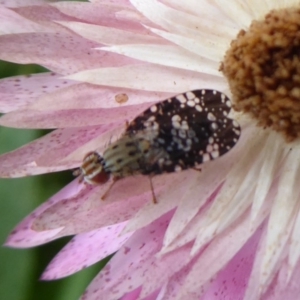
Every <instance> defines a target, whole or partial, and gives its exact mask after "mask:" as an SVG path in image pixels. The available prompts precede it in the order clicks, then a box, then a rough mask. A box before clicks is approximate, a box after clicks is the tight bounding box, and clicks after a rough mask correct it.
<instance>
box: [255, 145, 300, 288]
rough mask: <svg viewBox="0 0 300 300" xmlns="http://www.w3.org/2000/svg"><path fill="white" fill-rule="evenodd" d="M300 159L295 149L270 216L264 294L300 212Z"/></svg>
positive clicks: (264, 262)
mask: <svg viewBox="0 0 300 300" xmlns="http://www.w3.org/2000/svg"><path fill="white" fill-rule="evenodd" d="M299 156H300V148H299V147H294V148H292V150H291V151H290V153H289V155H288V156H287V159H286V162H285V165H284V166H283V170H282V174H281V176H280V178H279V184H278V192H277V195H276V198H275V200H274V204H273V206H272V210H271V214H270V219H269V223H268V232H267V241H266V247H265V254H264V257H263V260H262V265H261V271H260V277H261V280H260V283H261V289H262V292H263V291H264V290H265V288H266V286H267V285H268V284H269V283H270V281H271V280H272V278H273V277H272V276H274V269H275V267H276V265H277V262H278V260H279V258H280V255H281V253H282V251H283V249H284V246H285V244H286V242H287V240H288V238H289V236H290V234H291V231H292V229H293V225H294V221H295V218H296V216H297V215H298V213H299V208H298V197H299V188H298V187H299V182H300V169H299V164H298V163H295V162H297V160H298V159H299Z"/></svg>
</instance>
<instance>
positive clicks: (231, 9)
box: [214, 0, 252, 29]
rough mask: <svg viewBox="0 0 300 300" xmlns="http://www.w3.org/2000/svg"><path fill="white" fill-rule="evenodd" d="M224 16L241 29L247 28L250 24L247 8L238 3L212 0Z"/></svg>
mask: <svg viewBox="0 0 300 300" xmlns="http://www.w3.org/2000/svg"><path fill="white" fill-rule="evenodd" d="M214 2H215V3H216V4H218V6H219V8H220V9H222V10H223V12H224V14H225V15H227V16H228V17H229V18H231V19H232V20H233V21H235V23H236V24H238V25H239V27H241V28H244V29H246V28H248V27H249V25H250V24H251V22H252V17H251V14H250V13H249V11H248V9H247V7H246V6H245V5H244V4H243V3H242V2H240V1H230V3H229V2H228V0H214Z"/></svg>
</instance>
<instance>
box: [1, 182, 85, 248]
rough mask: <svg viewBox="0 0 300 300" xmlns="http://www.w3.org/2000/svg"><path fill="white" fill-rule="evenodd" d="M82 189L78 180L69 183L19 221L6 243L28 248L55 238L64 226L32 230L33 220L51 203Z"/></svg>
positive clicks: (11, 245)
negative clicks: (39, 230)
mask: <svg viewBox="0 0 300 300" xmlns="http://www.w3.org/2000/svg"><path fill="white" fill-rule="evenodd" d="M82 189H83V186H82V185H78V182H77V180H74V181H73V182H72V183H70V184H68V185H67V186H66V187H64V188H63V189H62V190H60V191H59V192H58V193H57V194H55V195H54V196H52V197H51V198H50V199H49V200H48V201H47V202H45V203H44V204H42V205H41V206H40V207H38V208H37V209H35V210H34V211H33V212H32V213H31V214H30V215H29V216H27V217H26V218H25V219H24V220H23V221H22V222H21V223H19V225H17V227H16V228H15V229H14V230H13V231H12V232H11V234H10V236H9V237H8V238H7V241H6V244H5V245H6V246H10V247H16V248H27V247H33V246H37V245H41V244H45V243H47V242H49V241H51V240H54V239H55V238H56V237H57V234H58V233H59V232H60V231H61V229H62V228H56V229H54V230H48V231H43V232H38V231H34V230H32V224H33V221H34V220H35V219H36V217H37V216H38V215H39V214H41V213H42V212H43V211H44V210H46V209H47V208H48V207H50V206H51V205H54V204H55V203H57V202H59V201H61V200H62V199H65V198H68V197H72V196H74V195H75V194H78V193H79V192H80V190H82Z"/></svg>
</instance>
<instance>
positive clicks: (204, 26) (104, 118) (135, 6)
mask: <svg viewBox="0 0 300 300" xmlns="http://www.w3.org/2000/svg"><path fill="white" fill-rule="evenodd" d="M15 3H16V4H15V5H16V7H14V8H11V9H9V8H8V7H2V9H3V11H5V12H6V18H4V19H2V20H1V22H2V23H4V24H5V26H3V30H4V33H9V34H7V35H2V36H1V37H0V39H1V43H0V58H1V59H4V60H9V61H14V62H17V63H29V62H30V63H38V64H42V65H43V66H45V67H47V68H48V69H49V70H51V71H52V72H50V73H45V74H42V75H32V76H31V77H29V78H28V77H18V78H13V79H5V80H3V81H2V83H1V85H2V87H3V88H5V91H7V93H8V94H9V100H10V101H8V97H7V98H5V97H4V98H3V99H2V100H1V101H2V104H1V106H2V107H3V112H7V114H6V115H5V116H4V117H2V118H1V119H0V124H1V125H5V126H14V127H21V128H32V127H38V128H58V129H56V130H55V131H53V132H52V133H50V134H48V135H47V136H45V137H43V138H41V139H39V140H37V141H35V142H33V143H31V144H29V145H26V146H24V147H22V148H20V149H18V150H16V151H14V152H11V153H8V154H5V155H3V156H2V157H1V158H0V161H1V168H0V172H1V175H2V176H4V177H17V176H24V175H33V174H40V173H44V172H53V171H59V170H63V169H68V168H73V167H76V166H78V165H79V163H80V160H81V159H82V157H83V156H84V154H85V153H87V152H89V151H90V150H94V149H96V148H99V149H100V150H101V149H102V150H103V149H104V148H105V145H106V144H107V143H108V142H109V140H110V138H111V137H112V136H118V135H119V134H120V133H121V132H122V131H123V130H124V124H125V121H126V120H128V119H130V118H133V117H135V116H136V115H138V114H139V113H140V112H141V111H143V110H144V109H145V108H146V107H148V106H149V105H150V102H152V101H157V100H161V99H165V98H167V97H168V96H170V95H174V94H177V93H179V92H184V91H188V90H193V89H199V88H211V89H216V90H220V91H224V92H226V93H227V94H228V95H230V97H231V98H232V99H233V103H234V108H235V110H236V111H235V112H234V113H233V116H234V117H235V118H236V119H238V121H239V123H240V124H241V126H242V136H241V139H240V140H239V142H238V144H237V145H236V147H235V148H233V149H232V150H231V151H230V152H229V153H228V154H226V155H225V156H223V157H221V158H219V159H218V160H215V161H212V162H209V163H207V164H204V165H203V170H202V172H196V171H194V170H189V171H186V172H182V173H176V174H170V175H163V176H159V177H154V178H153V183H154V187H155V194H156V196H157V199H158V203H157V204H155V205H154V204H153V203H152V202H151V192H150V189H149V185H148V182H147V180H146V179H145V178H144V177H141V176H140V177H129V178H126V179H123V180H120V181H119V182H118V184H116V186H114V188H113V189H112V190H111V192H110V193H109V195H108V197H107V199H106V200H105V201H100V200H99V199H100V197H101V196H100V195H101V194H102V193H103V191H105V189H106V188H107V185H108V184H109V183H105V184H103V185H101V186H97V187H94V186H84V185H79V184H78V181H77V180H75V181H74V182H72V183H71V184H69V185H68V186H67V187H66V188H64V189H63V190H62V191H60V192H58V193H57V194H56V195H54V196H53V197H52V198H51V199H49V200H48V201H47V202H45V203H44V204H43V205H42V206H40V207H39V208H37V209H36V210H35V211H34V212H33V213H32V214H31V215H29V216H28V217H27V218H26V219H25V220H23V221H22V222H21V223H20V224H19V225H18V226H17V227H16V229H15V230H14V231H13V233H12V234H11V236H10V237H9V238H8V241H7V244H8V245H10V246H13V247H29V246H34V245H38V244H42V243H45V242H47V241H50V240H53V239H56V238H59V237H61V236H64V235H71V234H75V237H74V238H73V240H72V241H71V242H70V243H69V244H68V245H67V246H66V247H65V248H64V249H63V250H62V251H61V252H60V253H59V254H58V255H57V257H56V258H55V259H54V260H53V261H52V262H51V263H50V265H49V267H48V268H47V270H46V271H45V273H44V275H43V278H44V279H56V278H59V277H63V276H67V275H69V274H72V273H74V272H76V271H78V270H80V269H82V268H84V267H86V266H88V265H91V264H93V263H94V262H96V261H98V260H100V259H102V258H104V257H106V256H108V255H110V254H112V253H114V252H116V251H117V253H116V254H115V256H114V257H113V258H112V260H111V261H110V262H109V263H108V264H107V265H106V266H105V268H104V269H103V270H102V271H101V272H100V274H99V275H98V276H97V277H96V278H95V279H94V281H93V282H92V283H91V284H90V286H89V287H88V289H87V291H86V292H85V294H84V296H83V299H119V298H122V297H123V299H144V298H146V297H147V299H156V297H159V298H161V299H171V298H175V299H199V298H201V299H225V298H226V299H241V298H244V299H260V298H261V299H282V298H284V297H286V298H288V299H296V298H297V297H298V294H299V287H298V284H297V278H298V273H299V271H300V267H299V255H300V247H299V234H298V231H299V230H298V228H299V220H300V213H299V204H298V197H299V195H298V194H299V192H298V188H297V183H298V181H299V176H300V173H299V165H298V163H297V162H298V158H299V154H300V153H299V152H300V147H299V141H298V135H299V134H298V132H299V125H298V123H299V116H298V111H299V109H298V105H299V104H298V100H299V87H298V86H299V75H298V73H299V34H298V32H299V13H300V10H299V8H300V7H299V1H293V0H285V1H283V0H278V1H276V2H275V1H266V0H265V1H259V2H257V1H250V0H248V1H237V0H234V1H230V5H229V4H228V2H225V1H221V0H214V1H205V0H201V1H200V0H199V1H191V0H187V1H184V2H178V1H171V0H168V1H163V2H158V1H155V0H131V1H130V3H129V2H128V1H126V0H125V1H124V0H123V1H122V0H119V1H111V2H102V1H96V0H94V1H92V2H91V3H75V2H74V3H73V2H68V3H67V2H62V3H55V4H51V5H49V4H48V5H47V4H38V5H30V4H28V5H27V6H24V3H25V2H22V4H17V3H18V2H17V1H16V2H15ZM28 3H30V1H28ZM20 24H22V25H21V26H20ZM221 62H222V63H221ZM11 98H13V99H11ZM50 150H51V151H50Z"/></svg>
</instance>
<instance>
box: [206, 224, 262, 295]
mask: <svg viewBox="0 0 300 300" xmlns="http://www.w3.org/2000/svg"><path fill="white" fill-rule="evenodd" d="M261 233H262V227H260V228H259V229H258V230H257V231H256V233H255V234H254V235H253V236H252V237H251V238H250V239H249V240H248V241H247V243H246V244H245V245H244V246H243V248H242V249H241V250H240V251H239V252H238V253H237V254H236V255H235V256H234V257H233V259H232V260H231V261H230V262H229V263H228V265H227V266H226V267H225V268H224V269H223V270H222V271H220V272H219V274H218V275H217V277H216V278H215V279H214V280H213V282H212V283H211V285H210V287H209V289H208V290H207V291H206V292H205V294H204V295H203V297H202V298H201V300H213V299H215V300H222V299H224V300H225V299H243V296H244V293H245V290H246V287H247V283H248V279H249V276H250V273H251V270H252V266H253V262H254V257H255V253H256V249H257V246H258V243H259V240H260V238H261Z"/></svg>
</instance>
